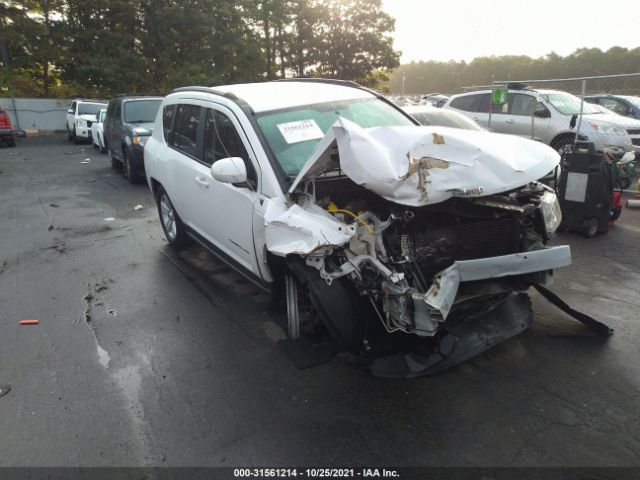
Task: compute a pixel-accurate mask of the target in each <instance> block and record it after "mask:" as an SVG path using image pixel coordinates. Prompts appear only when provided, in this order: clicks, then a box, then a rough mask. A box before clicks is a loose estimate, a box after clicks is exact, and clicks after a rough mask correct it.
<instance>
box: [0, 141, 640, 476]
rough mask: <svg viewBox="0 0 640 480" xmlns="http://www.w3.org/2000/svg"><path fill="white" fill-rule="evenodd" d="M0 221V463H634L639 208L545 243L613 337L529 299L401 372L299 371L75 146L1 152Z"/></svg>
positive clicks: (262, 311)
mask: <svg viewBox="0 0 640 480" xmlns="http://www.w3.org/2000/svg"><path fill="white" fill-rule="evenodd" d="M140 207H141V208H140ZM221 207H223V206H216V205H211V206H203V208H212V209H213V208H221ZM0 219H1V221H0V222H1V225H2V228H0V328H1V329H2V330H1V331H2V334H1V335H0V385H10V386H11V391H10V392H9V393H8V394H7V395H5V396H3V397H0V425H2V435H0V464H1V465H2V466H78V465H81V466H89V465H91V466H112V465H129V466H131V465H157V466H241V465H263V466H267V465H268V466H285V465H321V466H333V465H336V466H340V465H343V466H344V465H395V466H418V465H430V466H471V465H474V466H478V465H484V466H542V465H544V466H614V465H615V466H629V465H635V466H638V465H640V407H639V402H638V399H639V398H640V395H639V394H640V388H639V387H640V362H639V361H638V359H639V358H640V357H639V352H640V332H639V328H638V315H639V314H640V210H633V209H625V210H624V211H623V213H622V216H621V218H620V220H619V222H618V223H617V224H616V226H615V227H614V228H613V229H612V230H611V231H610V232H609V233H608V234H607V235H601V236H598V237H596V238H595V239H590V240H589V239H586V238H582V237H580V236H578V235H575V234H560V235H558V236H557V238H556V239H555V243H556V244H570V245H571V247H572V250H573V258H574V265H573V266H572V267H569V268H565V269H562V270H560V271H558V272H557V273H556V281H555V284H554V285H553V286H552V290H553V291H554V292H555V293H557V294H559V295H560V296H561V297H562V298H563V299H564V300H566V301H567V302H568V303H569V304H570V305H572V306H573V307H575V308H577V309H579V310H581V311H584V312H586V313H588V314H590V315H592V316H593V317H595V318H597V319H599V320H600V321H603V322H604V323H607V324H608V325H610V326H611V327H613V328H614V329H615V334H614V335H613V336H612V337H611V338H609V339H607V340H603V339H600V338H597V337H593V336H592V334H591V333H590V332H589V331H587V330H586V329H585V328H584V327H583V326H582V325H581V324H580V323H578V322H575V321H574V320H572V319H571V318H569V317H567V316H566V315H564V314H563V313H562V312H560V311H558V310H557V309H555V307H553V306H552V305H550V304H549V303H547V302H546V301H545V300H544V299H542V298H541V297H540V296H539V295H537V294H533V293H532V297H533V308H534V312H535V320H534V324H533V326H532V328H531V329H530V330H528V331H526V332H524V333H523V334H521V335H519V336H517V337H515V338H513V339H511V340H509V341H507V342H505V343H503V344H501V345H499V346H498V347H496V348H494V349H492V350H490V351H488V352H485V353H484V354H482V355H480V356H478V357H476V358H474V359H473V360H471V361H468V362H466V363H464V364H462V365H460V366H458V367H456V368H453V369H451V370H449V371H447V372H445V373H443V374H440V375H437V376H434V377H426V378H420V379H417V380H389V379H382V378H376V377H372V376H370V375H368V374H366V373H364V372H361V371H359V370H357V369H355V368H353V367H352V366H350V365H348V364H347V363H346V362H345V361H343V360H342V359H341V358H340V357H337V358H334V359H333V360H332V361H330V362H328V363H325V364H323V365H320V366H317V367H314V368H311V369H306V370H298V369H296V368H295V367H294V366H293V364H291V362H290V361H289V360H288V358H287V357H286V356H285V354H284V353H283V351H282V350H281V349H280V347H279V346H278V344H277V341H278V340H279V339H282V338H284V333H283V331H282V329H281V328H280V326H279V322H280V321H281V320H282V317H283V315H284V313H283V311H282V310H281V308H279V307H278V306H276V305H273V304H272V303H271V302H270V300H269V297H268V296H267V295H266V294H265V293H262V292H260V291H258V290H257V289H256V288H255V287H253V286H252V285H251V284H248V283H246V282H245V281H244V280H243V279H242V278H241V277H240V276H239V275H236V274H235V273H234V272H232V271H230V270H229V269H228V268H226V267H225V266H224V265H223V264H221V263H219V262H217V261H216V260H215V259H213V258H212V257H211V256H210V255H208V254H207V253H206V252H205V251H204V250H202V249H200V248H198V247H191V248H190V249H189V250H188V251H186V252H184V253H182V254H180V255H179V256H178V255H176V254H175V253H173V252H172V251H171V250H170V249H169V248H168V246H167V243H166V241H165V240H164V236H163V233H162V230H161V228H160V224H159V221H158V215H157V211H156V207H155V204H154V202H153V199H152V197H151V194H150V192H149V190H148V188H147V186H146V185H144V184H141V185H129V184H128V183H127V181H126V179H124V177H122V176H120V175H119V174H118V173H116V172H114V171H112V170H111V168H110V164H109V162H108V160H107V158H106V156H105V155H101V154H99V153H97V151H95V150H93V149H92V148H91V146H90V145H73V144H71V143H68V142H67V141H66V138H63V137H61V136H51V137H39V138H32V139H26V140H21V141H19V143H18V146H17V147H16V148H1V149H0ZM23 319H37V320H39V321H40V323H39V324H38V325H20V324H19V321H20V320H23ZM25 446H26V447H25Z"/></svg>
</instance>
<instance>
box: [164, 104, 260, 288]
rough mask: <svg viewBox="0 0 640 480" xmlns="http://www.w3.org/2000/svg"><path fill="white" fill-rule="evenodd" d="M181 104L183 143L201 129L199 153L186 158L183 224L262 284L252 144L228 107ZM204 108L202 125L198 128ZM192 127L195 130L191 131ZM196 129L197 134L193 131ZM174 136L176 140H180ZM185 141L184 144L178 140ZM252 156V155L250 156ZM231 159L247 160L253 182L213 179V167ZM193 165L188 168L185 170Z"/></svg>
mask: <svg viewBox="0 0 640 480" xmlns="http://www.w3.org/2000/svg"><path fill="white" fill-rule="evenodd" d="M206 105H207V107H206V108H205V107H204V106H197V107H196V106H195V105H180V107H179V110H178V117H176V121H177V122H178V121H179V122H180V123H179V125H176V135H177V136H178V138H184V137H185V136H186V137H191V133H190V131H191V130H194V128H196V129H197V130H198V132H199V136H200V138H199V140H200V141H198V142H195V143H194V148H195V152H192V154H190V155H189V158H188V159H187V157H186V156H183V157H182V159H181V163H182V162H185V161H186V162H187V163H183V164H182V168H181V170H182V172H183V173H184V174H185V175H184V176H183V175H182V174H181V175H180V177H181V178H176V181H178V182H180V184H181V187H180V188H181V190H182V192H181V195H180V196H181V198H182V199H183V200H184V199H186V200H187V204H186V205H183V208H184V210H185V214H184V216H185V217H186V218H183V220H184V221H185V222H186V223H187V225H188V226H189V227H190V228H191V229H192V230H194V231H195V232H196V233H198V234H199V235H200V236H201V237H203V238H204V239H205V240H206V241H207V242H208V243H209V244H211V245H212V246H213V247H214V248H215V249H216V250H218V252H217V253H219V254H220V255H221V256H223V257H227V258H229V259H231V260H233V261H235V263H237V264H238V265H239V266H240V267H242V269H243V270H245V272H246V273H250V274H251V275H253V276H254V277H257V278H258V279H261V278H262V277H261V274H260V269H259V268H258V263H257V260H256V252H255V247H254V242H253V210H254V204H255V203H256V202H257V201H258V194H257V188H258V175H257V171H256V168H255V165H256V164H257V163H256V161H255V158H253V152H252V150H251V149H250V148H249V144H248V141H247V139H246V137H245V136H244V134H243V132H242V130H241V129H240V128H239V126H240V125H239V122H238V121H237V119H236V118H235V116H234V114H233V113H232V112H231V111H229V110H228V109H226V108H225V107H223V106H211V104H206ZM194 107H195V108H197V109H198V113H199V115H198V123H200V122H202V123H203V125H201V126H200V125H198V126H197V127H194V126H193V125H192V124H193V122H194V121H195V118H196V112H195V111H192V110H193V108H194ZM190 125H191V127H190ZM190 128H191V130H189V129H190ZM175 138H176V137H175V136H174V141H176V140H175ZM178 141H180V140H178ZM249 152H251V153H249ZM226 157H241V158H242V159H244V161H245V165H246V168H247V176H248V181H247V183H245V184H242V185H232V184H228V183H222V182H218V181H217V180H215V179H214V178H213V177H212V176H211V165H212V164H213V163H215V162H216V161H218V160H220V159H222V158H226ZM187 165H188V168H184V167H185V166H187Z"/></svg>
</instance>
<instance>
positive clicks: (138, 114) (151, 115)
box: [124, 99, 162, 123]
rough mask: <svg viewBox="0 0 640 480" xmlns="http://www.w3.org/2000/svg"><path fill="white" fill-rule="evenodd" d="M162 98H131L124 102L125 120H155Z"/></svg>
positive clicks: (147, 121)
mask: <svg viewBox="0 0 640 480" xmlns="http://www.w3.org/2000/svg"><path fill="white" fill-rule="evenodd" d="M161 103H162V100H160V99H154V100H129V101H127V102H125V104H124V121H125V122H127V123H150V122H153V121H155V119H156V113H158V108H160V104H161Z"/></svg>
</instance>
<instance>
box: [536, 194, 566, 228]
mask: <svg viewBox="0 0 640 480" xmlns="http://www.w3.org/2000/svg"><path fill="white" fill-rule="evenodd" d="M540 210H541V211H542V218H543V219H544V227H545V229H546V230H547V235H549V236H552V235H553V234H554V233H555V231H556V230H557V229H558V227H559V226H560V222H562V212H561V211H560V202H558V197H557V196H556V194H555V193H553V192H545V194H544V195H542V198H541V199H540Z"/></svg>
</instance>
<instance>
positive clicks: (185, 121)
mask: <svg viewBox="0 0 640 480" xmlns="http://www.w3.org/2000/svg"><path fill="white" fill-rule="evenodd" d="M200 109H201V107H199V106H197V105H180V106H179V107H178V116H177V117H176V125H175V128H174V130H175V132H174V134H173V146H174V147H176V148H178V149H179V150H182V151H183V152H184V153H186V154H188V155H191V156H192V157H195V156H197V153H198V152H197V144H198V126H199V125H200Z"/></svg>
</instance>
